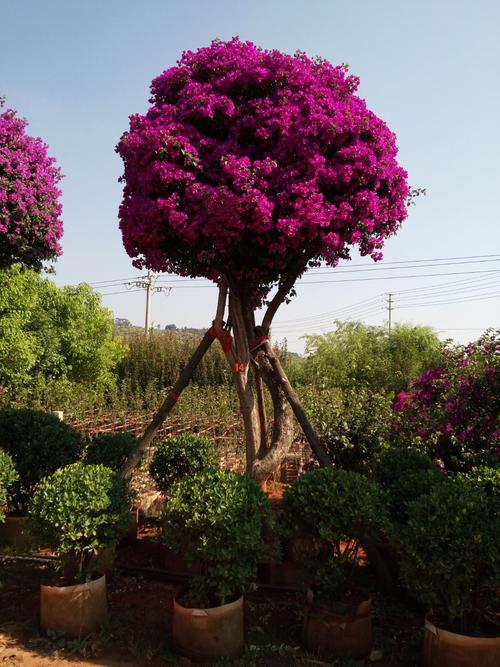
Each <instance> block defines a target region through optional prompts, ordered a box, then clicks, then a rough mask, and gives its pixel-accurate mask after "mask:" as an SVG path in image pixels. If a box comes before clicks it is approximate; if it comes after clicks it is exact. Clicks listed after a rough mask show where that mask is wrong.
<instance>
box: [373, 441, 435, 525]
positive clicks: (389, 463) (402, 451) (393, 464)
mask: <svg viewBox="0 0 500 667" xmlns="http://www.w3.org/2000/svg"><path fill="white" fill-rule="evenodd" d="M375 479H376V480H377V481H378V483H379V484H380V485H381V486H382V488H383V489H385V490H386V491H387V499H388V508H389V516H390V519H391V521H392V523H393V524H395V525H396V526H399V525H401V524H404V523H405V522H406V521H407V519H408V508H409V506H410V503H412V502H413V501H414V500H416V499H417V498H419V497H420V496H421V495H423V494H424V493H428V492H429V491H430V489H431V488H432V487H433V486H434V485H435V484H438V483H439V482H441V481H442V480H443V479H444V475H443V474H442V473H441V472H440V471H439V469H438V468H437V466H436V465H435V464H434V463H433V462H432V461H431V459H430V458H429V457H428V456H427V455H426V454H424V453H423V452H419V451H417V450H415V449H409V448H396V447H395V448H392V449H387V450H385V451H384V452H383V453H382V455H381V457H380V459H379V461H378V464H377V467H376V470H375Z"/></svg>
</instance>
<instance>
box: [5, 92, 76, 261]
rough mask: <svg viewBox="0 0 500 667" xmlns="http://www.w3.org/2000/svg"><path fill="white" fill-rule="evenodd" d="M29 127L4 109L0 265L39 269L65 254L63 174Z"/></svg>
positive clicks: (44, 145) (11, 111)
mask: <svg viewBox="0 0 500 667" xmlns="http://www.w3.org/2000/svg"><path fill="white" fill-rule="evenodd" d="M3 106H4V101H3V100H0V109H1V108H2V107H3ZM26 126H27V122H26V121H25V120H23V119H22V118H19V117H18V116H17V115H16V112H15V111H13V110H12V109H5V111H3V112H2V113H0V268H5V267H7V266H10V265H11V264H15V263H21V264H23V265H25V266H27V267H30V268H35V269H40V268H41V266H42V262H44V261H46V260H51V259H55V258H56V257H57V256H58V255H60V254H61V246H60V245H59V240H60V239H61V236H62V231H63V228H62V220H61V217H60V216H61V211H62V208H61V204H60V203H59V196H60V194H61V192H60V190H58V188H57V183H58V182H59V181H60V179H61V172H60V170H59V169H58V168H57V167H55V166H54V162H55V160H54V158H52V157H49V156H48V155H47V146H46V144H45V143H44V142H43V141H42V140H41V139H40V138H37V137H31V136H29V135H28V134H26V131H25V130H26Z"/></svg>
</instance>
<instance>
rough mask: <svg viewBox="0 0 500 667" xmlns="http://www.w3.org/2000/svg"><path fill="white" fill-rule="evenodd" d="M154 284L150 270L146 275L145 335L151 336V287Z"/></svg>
mask: <svg viewBox="0 0 500 667" xmlns="http://www.w3.org/2000/svg"><path fill="white" fill-rule="evenodd" d="M152 285H153V276H152V274H151V271H148V275H147V276H146V318H145V320H144V335H145V336H146V338H148V336H149V323H150V321H151V287H152Z"/></svg>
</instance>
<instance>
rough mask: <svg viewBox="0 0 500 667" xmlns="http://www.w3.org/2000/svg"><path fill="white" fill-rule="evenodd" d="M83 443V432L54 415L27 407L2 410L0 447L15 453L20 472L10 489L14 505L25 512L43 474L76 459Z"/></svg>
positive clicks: (12, 453)
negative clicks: (81, 433)
mask: <svg viewBox="0 0 500 667" xmlns="http://www.w3.org/2000/svg"><path fill="white" fill-rule="evenodd" d="M83 446H84V443H83V440H82V438H81V436H80V434H79V433H78V432H77V431H75V429H74V428H72V427H71V426H69V425H68V424H65V423H64V422H62V421H60V420H59V419H58V418H57V417H55V416H54V415H51V414H49V413H47V412H41V411H38V410H29V409H25V408H21V409H14V408H4V409H2V410H0V447H1V448H3V449H4V450H5V451H6V452H7V453H8V454H10V455H11V456H12V458H13V460H14V463H15V465H16V468H17V471H18V473H19V480H18V481H17V482H15V483H14V484H13V486H12V490H11V499H12V504H13V508H14V509H16V510H17V511H20V512H23V513H24V512H25V511H26V508H27V505H28V503H29V500H30V498H31V496H32V495H33V492H34V490H35V487H36V485H37V484H38V482H39V481H40V480H41V479H42V477H45V476H46V475H50V474H51V473H52V472H54V471H55V470H57V468H60V467H61V466H65V465H68V464H70V463H73V462H74V461H76V460H77V459H78V458H79V457H80V455H81V453H82V451H83Z"/></svg>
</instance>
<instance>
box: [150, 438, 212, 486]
mask: <svg viewBox="0 0 500 667" xmlns="http://www.w3.org/2000/svg"><path fill="white" fill-rule="evenodd" d="M216 467H217V447H216V445H215V442H214V441H213V440H211V439H210V438H207V437H206V436H204V435H196V434H195V433H182V434H181V435H174V436H172V437H170V438H166V439H165V440H162V441H161V442H160V443H159V444H158V447H157V449H156V452H155V453H154V456H153V459H152V461H151V465H150V467H149V474H150V475H151V477H152V478H153V479H154V481H155V482H156V486H157V487H158V489H159V490H160V491H163V492H164V493H167V492H169V491H170V489H171V487H172V486H173V484H175V482H177V481H179V480H180V479H182V478H183V477H187V476H188V475H194V474H195V473H197V472H201V471H202V470H207V469H208V468H216Z"/></svg>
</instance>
